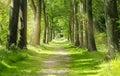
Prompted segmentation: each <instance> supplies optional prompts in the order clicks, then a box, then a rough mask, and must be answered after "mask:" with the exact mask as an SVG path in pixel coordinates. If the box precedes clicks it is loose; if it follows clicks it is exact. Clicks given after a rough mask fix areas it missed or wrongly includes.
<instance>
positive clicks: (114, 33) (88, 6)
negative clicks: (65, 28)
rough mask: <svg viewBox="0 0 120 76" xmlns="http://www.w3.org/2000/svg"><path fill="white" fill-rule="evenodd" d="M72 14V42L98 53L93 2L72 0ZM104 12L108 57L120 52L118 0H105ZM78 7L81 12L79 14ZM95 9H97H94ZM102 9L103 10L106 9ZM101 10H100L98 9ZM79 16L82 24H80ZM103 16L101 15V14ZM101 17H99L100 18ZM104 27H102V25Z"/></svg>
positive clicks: (89, 0)
mask: <svg viewBox="0 0 120 76" xmlns="http://www.w3.org/2000/svg"><path fill="white" fill-rule="evenodd" d="M70 1H71V2H70V6H71V13H70V18H69V20H70V21H69V32H70V33H69V37H70V40H71V42H72V43H73V44H74V45H76V46H80V47H85V48H88V51H96V50H97V49H96V44H95V38H94V30H93V19H95V18H94V16H93V14H92V13H93V11H92V10H93V8H92V5H93V4H92V3H93V1H92V0H80V1H78V0H70ZM100 2H101V3H102V2H103V4H104V8H105V11H104V10H102V11H103V14H104V16H103V17H104V18H103V19H105V25H106V31H107V42H108V57H111V56H113V55H115V51H116V50H120V28H119V27H120V25H119V23H118V20H119V17H118V8H117V7H118V6H117V3H118V1H117V0H105V1H100ZM78 5H79V6H80V8H79V9H80V11H79V12H78ZM94 8H95V7H94ZM104 8H102V9H104ZM97 10H99V9H97ZM78 14H80V20H79V21H80V23H79V24H78ZM100 15H101V14H100ZM100 15H99V17H100ZM101 26H102V25H101Z"/></svg>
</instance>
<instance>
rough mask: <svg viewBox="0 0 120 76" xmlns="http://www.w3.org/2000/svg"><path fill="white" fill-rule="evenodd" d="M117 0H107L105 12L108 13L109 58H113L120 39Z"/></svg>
mask: <svg viewBox="0 0 120 76" xmlns="http://www.w3.org/2000/svg"><path fill="white" fill-rule="evenodd" d="M116 1H117V0H105V14H106V28H107V40H108V58H113V57H114V55H115V51H116V50H118V47H119V40H118V36H119V35H120V34H119V35H118V32H117V27H118V23H116V20H118V12H117V3H116Z"/></svg>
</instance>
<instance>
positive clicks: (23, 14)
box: [18, 0, 27, 48]
mask: <svg viewBox="0 0 120 76" xmlns="http://www.w3.org/2000/svg"><path fill="white" fill-rule="evenodd" d="M20 22H21V27H20V40H19V43H18V47H20V48H26V47H27V0H21V3H20Z"/></svg>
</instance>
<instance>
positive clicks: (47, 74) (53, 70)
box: [40, 44, 70, 76]
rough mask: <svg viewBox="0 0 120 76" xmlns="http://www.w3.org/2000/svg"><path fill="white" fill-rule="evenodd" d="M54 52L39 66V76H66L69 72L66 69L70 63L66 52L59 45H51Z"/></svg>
mask: <svg viewBox="0 0 120 76" xmlns="http://www.w3.org/2000/svg"><path fill="white" fill-rule="evenodd" d="M53 46H54V48H55V50H54V51H52V52H51V55H50V56H49V57H48V58H47V59H45V60H44V61H43V62H42V64H41V66H42V67H43V68H42V71H41V73H40V76H66V75H67V74H68V73H69V70H68V69H67V68H66V67H67V65H68V64H67V63H69V61H70V57H69V56H68V52H67V51H66V50H65V49H64V48H63V47H62V46H60V45H59V44H53Z"/></svg>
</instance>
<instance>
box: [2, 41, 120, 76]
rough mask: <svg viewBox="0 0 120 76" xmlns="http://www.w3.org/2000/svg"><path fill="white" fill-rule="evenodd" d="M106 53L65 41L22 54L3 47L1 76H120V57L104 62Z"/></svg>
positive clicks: (54, 42)
mask: <svg viewBox="0 0 120 76" xmlns="http://www.w3.org/2000/svg"><path fill="white" fill-rule="evenodd" d="M104 50H105V49H103V47H100V49H98V51H95V52H88V51H87V49H81V48H80V47H76V46H73V45H71V44H70V43H69V42H67V41H66V40H64V39H57V40H54V41H53V42H51V43H49V45H46V44H43V45H41V46H37V47H33V46H30V45H29V46H28V49H26V50H22V51H21V50H20V49H16V48H13V50H11V51H8V50H7V49H5V48H4V47H0V76H119V75H120V72H119V71H116V70H120V56H119V55H118V57H117V59H116V60H111V61H110V62H105V60H104V58H105V56H106V53H105V52H104Z"/></svg>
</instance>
